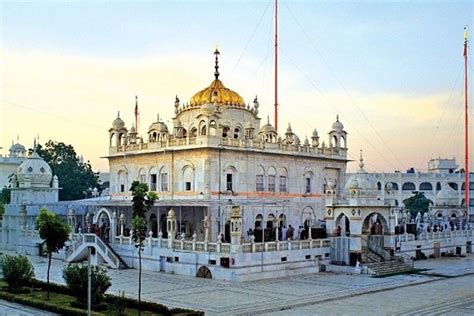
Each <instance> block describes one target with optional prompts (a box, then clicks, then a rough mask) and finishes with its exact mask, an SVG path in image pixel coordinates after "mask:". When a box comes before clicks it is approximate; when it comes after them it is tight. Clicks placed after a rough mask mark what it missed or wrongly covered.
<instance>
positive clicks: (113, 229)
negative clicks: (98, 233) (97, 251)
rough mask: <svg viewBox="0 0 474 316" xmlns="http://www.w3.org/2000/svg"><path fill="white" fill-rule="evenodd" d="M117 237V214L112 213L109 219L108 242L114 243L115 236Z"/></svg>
mask: <svg viewBox="0 0 474 316" xmlns="http://www.w3.org/2000/svg"><path fill="white" fill-rule="evenodd" d="M116 235H117V212H116V211H113V212H112V218H111V219H110V234H109V237H110V242H111V243H115V236H116Z"/></svg>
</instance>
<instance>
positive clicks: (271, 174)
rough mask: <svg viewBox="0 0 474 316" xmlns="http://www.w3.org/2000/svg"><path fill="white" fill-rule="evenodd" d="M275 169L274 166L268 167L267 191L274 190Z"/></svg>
mask: <svg viewBox="0 0 474 316" xmlns="http://www.w3.org/2000/svg"><path fill="white" fill-rule="evenodd" d="M275 182H276V169H275V167H270V168H268V192H275V187H276V183H275Z"/></svg>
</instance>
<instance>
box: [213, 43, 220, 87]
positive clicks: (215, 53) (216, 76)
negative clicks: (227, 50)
mask: <svg viewBox="0 0 474 316" xmlns="http://www.w3.org/2000/svg"><path fill="white" fill-rule="evenodd" d="M214 55H215V56H216V65H215V66H214V69H215V70H216V71H214V77H215V78H216V80H218V79H219V55H220V53H219V50H218V49H217V47H216V50H215V51H214Z"/></svg>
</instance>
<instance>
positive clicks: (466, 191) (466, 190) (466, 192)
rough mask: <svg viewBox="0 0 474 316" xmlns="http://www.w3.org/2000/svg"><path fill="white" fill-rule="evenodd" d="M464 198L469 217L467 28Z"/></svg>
mask: <svg viewBox="0 0 474 316" xmlns="http://www.w3.org/2000/svg"><path fill="white" fill-rule="evenodd" d="M463 55H464V183H465V184H464V196H465V200H466V208H467V214H466V216H469V119H468V116H469V112H468V106H467V27H464V53H463Z"/></svg>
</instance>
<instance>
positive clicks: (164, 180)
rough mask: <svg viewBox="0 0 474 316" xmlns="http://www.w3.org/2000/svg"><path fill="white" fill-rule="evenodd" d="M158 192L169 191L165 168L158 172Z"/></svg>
mask: <svg viewBox="0 0 474 316" xmlns="http://www.w3.org/2000/svg"><path fill="white" fill-rule="evenodd" d="M160 191H161V192H167V191H169V188H168V169H167V168H166V167H162V168H161V170H160Z"/></svg>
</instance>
